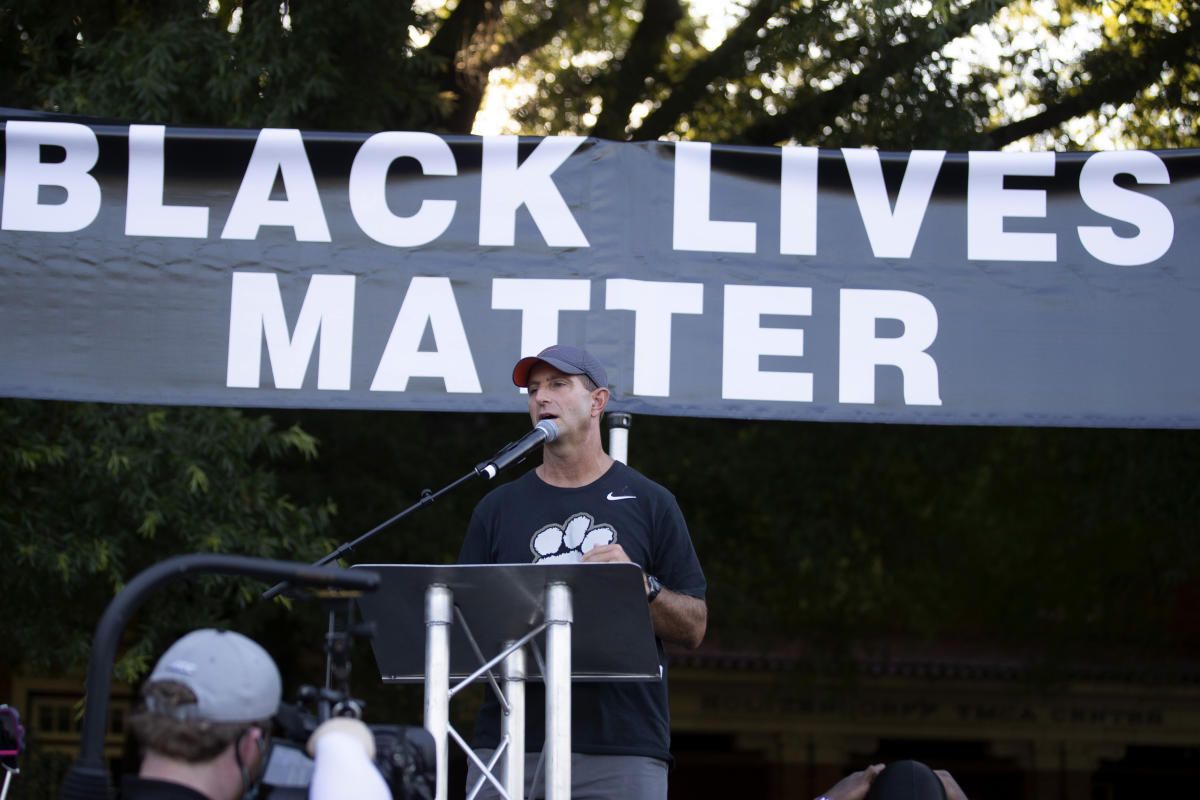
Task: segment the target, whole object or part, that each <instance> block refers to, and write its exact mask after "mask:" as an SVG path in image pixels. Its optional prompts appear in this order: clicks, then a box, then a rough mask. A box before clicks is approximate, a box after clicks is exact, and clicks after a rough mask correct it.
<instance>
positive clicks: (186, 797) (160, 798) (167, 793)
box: [117, 775, 208, 800]
mask: <svg viewBox="0 0 1200 800" xmlns="http://www.w3.org/2000/svg"><path fill="white" fill-rule="evenodd" d="M117 797H118V798H119V800H208V798H207V797H206V796H205V795H203V794H201V793H200V792H197V791H196V790H195V789H191V788H189V787H187V786H184V785H183V784H180V783H171V782H170V781H159V780H151V779H149V778H139V777H137V776H136V775H126V776H125V777H124V778H123V779H122V780H121V791H120V793H119V794H118V795H117Z"/></svg>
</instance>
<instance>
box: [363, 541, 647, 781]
mask: <svg viewBox="0 0 1200 800" xmlns="http://www.w3.org/2000/svg"><path fill="white" fill-rule="evenodd" d="M355 567H358V568H363V569H370V570H371V571H372V572H376V573H378V575H379V577H380V586H379V589H378V590H377V591H375V592H373V593H371V594H370V595H363V596H361V597H359V598H358V604H359V608H360V610H361V611H362V614H363V617H364V618H365V619H367V620H370V621H373V622H375V624H376V634H375V637H374V638H373V640H372V647H373V649H374V652H375V660H376V662H377V663H378V665H379V672H380V677H381V678H382V679H383V681H384V682H385V683H404V682H410V683H415V682H417V681H424V683H425V727H426V728H427V729H429V732H430V733H431V734H433V738H434V742H435V744H436V746H437V759H438V766H437V770H438V772H437V800H445V798H446V747H447V737H448V736H450V737H453V738H454V740H455V741H456V742H457V743H458V745H459V746H460V747H462V749H463V751H464V752H465V753H466V754H467V757H468V758H470V759H471V760H472V761H473V762H475V764H476V766H478V767H479V768H480V769H481V770H482V772H483V776H484V778H483V779H484V780H490V781H491V782H492V783H493V784H494V785H495V786H496V788H497V789H499V790H500V793H501V796H503V797H507V798H509V800H521V798H523V796H524V763H525V761H524V759H525V752H524V751H525V746H524V736H525V693H524V692H525V689H524V681H525V680H537V679H539V678H541V679H542V680H544V681H545V684H546V753H545V755H546V800H569V798H570V791H571V681H572V680H579V681H601V680H603V681H613V680H636V681H644V680H661V679H662V674H661V669H660V667H659V662H658V648H657V645H656V643H655V639H654V629H653V626H652V625H651V623H650V610H649V606H648V605H647V603H646V592H645V585H644V583H643V578H642V570H641V568H640V567H638V566H637V565H636V564H630V563H605V564H545V565H543V564H465V565H419V564H358V565H355ZM455 619H457V620H458V623H459V624H458V625H457V626H455V625H454V621H455ZM418 620H420V622H418ZM573 627H574V628H575V629H576V630H577V632H578V633H579V635H577V636H573V635H572V628H573ZM539 639H544V642H545V648H544V649H545V653H546V657H545V663H544V670H543V675H538V674H536V672H535V673H534V674H528V673H527V671H526V667H525V650H524V648H525V646H526V645H529V644H532V645H534V646H535V647H536V643H537V640H539ZM537 652H538V651H537V650H536V649H535V654H536V653H537ZM487 653H491V654H494V655H491V656H488V655H485V654H487ZM499 664H502V665H503V670H502V672H503V679H502V680H503V689H501V687H500V686H498V685H497V683H496V680H495V677H494V675H493V674H492V669H493V668H494V667H496V666H497V665H499ZM451 678H454V679H455V680H457V681H459V682H458V683H457V684H456V685H455V686H454V687H453V688H451V687H450V680H451ZM477 680H488V681H490V682H491V684H492V689H493V691H495V692H496V695H497V697H498V699H499V701H500V704H501V706H502V707H503V708H504V710H505V713H504V715H503V723H502V731H501V739H500V746H499V747H497V748H496V752H495V754H494V755H493V757H492V760H491V763H490V764H485V763H484V762H483V761H482V759H480V758H479V757H478V756H477V755H476V754H475V752H474V751H473V750H472V749H471V748H470V746H469V745H468V744H467V743H466V741H465V740H463V738H462V737H461V736H460V735H459V734H458V732H457V731H455V730H454V728H453V727H452V726H450V724H449V707H450V698H451V697H453V695H454V694H456V693H457V692H459V691H460V690H461V689H463V688H465V687H466V686H467V685H469V684H471V683H472V682H474V681H477ZM501 758H503V759H504V761H503V771H502V777H503V782H501V780H499V779H497V778H496V777H495V775H494V774H493V773H494V769H495V767H496V764H497V762H499V761H500V759H501Z"/></svg>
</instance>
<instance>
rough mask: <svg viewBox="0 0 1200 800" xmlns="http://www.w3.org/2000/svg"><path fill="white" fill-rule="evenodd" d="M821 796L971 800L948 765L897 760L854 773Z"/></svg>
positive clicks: (849, 799)
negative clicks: (946, 767) (931, 765)
mask: <svg viewBox="0 0 1200 800" xmlns="http://www.w3.org/2000/svg"><path fill="white" fill-rule="evenodd" d="M817 800H967V795H966V793H964V792H963V790H962V787H960V786H959V785H958V782H957V781H956V780H954V777H953V776H952V775H951V774H950V773H949V772H947V771H946V770H944V769H938V770H934V769H930V768H929V767H927V766H926V765H925V764H922V763H921V762H920V761H894V762H892V763H891V764H888V765H887V766H884V765H883V764H872V765H871V766H869V767H867V768H866V769H860V770H859V771H858V772H852V773H850V774H849V775H847V776H846V777H844V778H842V779H841V780H840V781H838V782H837V783H835V784H834V785H833V786H832V787H830V789H829V790H828V791H826V792H825V794H823V795H821V796H820V797H818V798H817Z"/></svg>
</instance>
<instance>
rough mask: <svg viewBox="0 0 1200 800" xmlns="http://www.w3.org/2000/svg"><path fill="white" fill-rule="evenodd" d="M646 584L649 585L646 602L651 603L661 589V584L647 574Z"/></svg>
mask: <svg viewBox="0 0 1200 800" xmlns="http://www.w3.org/2000/svg"><path fill="white" fill-rule="evenodd" d="M646 585H647V586H649V587H650V594H648V595H646V602H647V603H653V602H654V598H656V597H658V593H659V592H661V591H662V584H661V583H659V582H658V578H656V577H654V576H653V575H647V576H646Z"/></svg>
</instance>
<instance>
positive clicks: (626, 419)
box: [608, 411, 633, 464]
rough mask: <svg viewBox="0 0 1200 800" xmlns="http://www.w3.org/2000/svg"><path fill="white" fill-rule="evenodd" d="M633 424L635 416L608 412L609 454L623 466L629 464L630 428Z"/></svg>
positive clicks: (622, 412)
mask: <svg viewBox="0 0 1200 800" xmlns="http://www.w3.org/2000/svg"><path fill="white" fill-rule="evenodd" d="M632 424H633V414H629V413H627V412H625V411H610V412H608V454H609V455H610V456H612V457H613V458H614V459H616V460H617V461H620V462H621V463H622V464H628V463H629V427H630V426H631V425H632Z"/></svg>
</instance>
